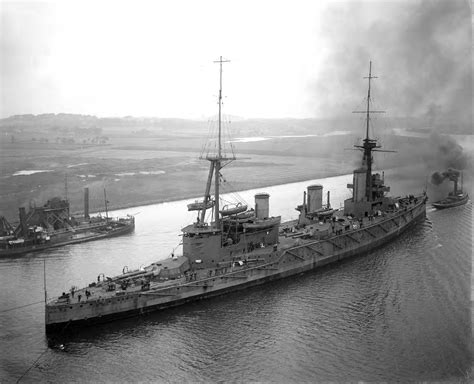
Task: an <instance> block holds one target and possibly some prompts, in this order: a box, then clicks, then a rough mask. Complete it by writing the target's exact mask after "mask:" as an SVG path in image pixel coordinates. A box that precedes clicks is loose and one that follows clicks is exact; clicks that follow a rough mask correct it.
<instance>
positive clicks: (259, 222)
mask: <svg viewBox="0 0 474 384" xmlns="http://www.w3.org/2000/svg"><path fill="white" fill-rule="evenodd" d="M218 62H219V65H220V90H219V138H218V148H217V149H218V150H217V152H216V154H214V155H212V156H208V157H206V160H208V161H209V162H210V169H209V174H208V178H207V183H206V187H205V192H204V199H203V201H198V202H196V203H193V204H190V205H189V206H188V209H189V210H196V211H197V212H198V217H197V218H196V221H195V222H194V223H192V224H190V225H188V226H186V227H185V228H183V229H182V232H183V254H182V255H181V256H174V255H172V257H171V258H168V259H165V260H161V261H158V262H155V263H153V264H151V265H150V266H148V267H146V268H144V269H142V270H136V271H131V272H129V271H128V270H127V271H126V270H124V271H123V272H124V273H123V274H122V275H118V276H115V277H112V278H104V276H103V275H99V276H98V279H97V282H92V283H91V284H89V286H88V287H86V288H83V289H81V290H78V291H76V292H69V293H63V295H62V296H61V297H59V298H57V299H54V300H51V301H50V302H48V303H47V305H46V311H45V312H46V330H47V332H54V331H61V330H64V329H65V328H67V329H71V328H74V326H76V325H77V326H81V325H88V324H93V323H96V322H104V321H110V320H112V319H116V318H123V317H129V316H134V315H137V314H143V313H146V312H151V311H155V310H160V309H164V308H168V307H173V306H177V305H181V304H184V303H186V302H190V301H195V300H199V299H203V298H207V297H212V296H216V295H221V294H224V293H227V292H232V291H236V290H240V289H245V288H247V287H251V286H255V285H259V284H262V283H265V282H267V281H271V280H276V279H280V278H284V277H288V276H293V275H296V274H299V273H301V272H305V271H309V270H312V269H315V268H318V267H321V266H323V265H327V264H330V263H334V262H337V261H339V260H342V259H345V258H348V257H352V256H356V255H362V254H365V253H367V252H369V251H370V250H372V249H374V248H376V247H379V246H381V245H383V244H385V243H387V242H388V241H390V240H391V239H394V238H396V237H398V236H400V234H401V233H402V232H404V231H405V230H406V229H407V228H409V227H411V226H412V225H415V224H416V223H418V222H420V221H422V220H424V218H425V216H426V200H427V198H426V194H425V193H421V194H419V195H417V196H414V195H408V196H406V197H403V198H401V197H398V198H392V197H388V196H387V195H386V193H387V192H388V191H389V188H388V187H387V186H385V183H384V177H383V175H382V176H380V174H378V173H375V174H373V173H372V163H373V158H372V156H373V152H375V151H377V150H380V149H379V148H380V146H379V145H378V144H377V141H376V140H375V139H372V138H370V136H369V122H370V113H371V111H370V110H369V102H370V81H371V79H372V78H374V77H372V74H371V73H372V71H371V69H372V67H371V64H370V67H369V76H368V79H369V92H368V103H367V111H365V113H366V116H367V127H366V137H365V139H364V141H363V143H362V145H360V146H357V148H358V149H361V150H362V151H363V159H362V167H361V168H358V169H356V170H355V171H354V174H353V182H352V184H349V185H348V187H349V188H350V189H352V197H351V198H349V199H347V200H346V201H345V203H344V208H343V209H333V208H332V207H331V204H330V199H329V193H328V198H327V203H326V204H323V187H322V186H320V185H310V186H308V189H307V192H306V191H305V192H304V193H303V204H302V205H299V206H297V208H296V209H297V210H298V211H299V217H298V219H296V220H292V221H289V222H285V223H281V222H280V216H271V214H270V204H269V202H270V196H269V195H268V194H267V193H259V194H257V195H255V207H254V209H248V207H247V205H244V204H235V205H234V206H232V207H229V206H227V207H222V209H221V208H220V203H219V200H220V199H219V197H220V196H219V182H220V179H221V173H220V171H221V169H222V167H223V164H224V163H225V162H228V161H232V160H235V158H234V157H233V156H232V157H225V156H223V155H222V152H221V138H220V134H221V129H220V119H221V114H220V109H221V100H222V64H223V63H224V62H225V61H224V60H222V57H221V58H220V60H219V61H218ZM212 184H214V195H212V194H211V186H212ZM208 210H212V211H211V212H212V213H213V214H212V215H211V216H212V217H213V220H212V219H211V220H210V221H208V222H206V220H205V219H206V211H208Z"/></svg>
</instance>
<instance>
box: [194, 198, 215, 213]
mask: <svg viewBox="0 0 474 384" xmlns="http://www.w3.org/2000/svg"><path fill="white" fill-rule="evenodd" d="M213 206H214V200H210V201H208V202H207V203H206V204H204V201H195V202H194V203H191V204H188V211H201V210H203V209H209V208H212V207H213Z"/></svg>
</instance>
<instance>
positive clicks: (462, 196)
mask: <svg viewBox="0 0 474 384" xmlns="http://www.w3.org/2000/svg"><path fill="white" fill-rule="evenodd" d="M435 175H436V176H435ZM459 177H461V188H458V179H459ZM446 178H447V179H449V180H451V181H452V182H453V184H454V188H453V190H452V191H451V192H449V195H448V196H447V197H446V198H444V199H442V200H439V201H436V202H434V203H432V205H433V207H435V208H437V209H445V208H452V207H458V206H460V205H464V204H466V203H467V201H468V200H469V195H468V194H467V193H466V192H463V177H462V172H461V171H458V170H456V169H448V170H447V171H446V172H443V173H442V174H439V173H437V172H436V173H435V174H434V175H433V177H432V180H433V181H435V184H441V183H442V182H443V180H444V179H446Z"/></svg>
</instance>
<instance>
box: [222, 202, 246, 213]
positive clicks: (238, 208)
mask: <svg viewBox="0 0 474 384" xmlns="http://www.w3.org/2000/svg"><path fill="white" fill-rule="evenodd" d="M246 210H247V206H246V205H242V203H237V204H236V205H234V206H228V205H225V206H224V207H223V208H222V210H221V211H219V212H220V213H221V215H222V216H231V215H237V214H238V213H242V212H245V211H246Z"/></svg>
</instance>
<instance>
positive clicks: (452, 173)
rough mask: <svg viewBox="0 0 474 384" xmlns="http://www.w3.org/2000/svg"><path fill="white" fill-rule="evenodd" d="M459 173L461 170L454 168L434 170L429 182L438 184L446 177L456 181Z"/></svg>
mask: <svg viewBox="0 0 474 384" xmlns="http://www.w3.org/2000/svg"><path fill="white" fill-rule="evenodd" d="M460 175H461V172H459V171H458V170H456V169H448V170H447V171H445V172H438V171H436V172H434V173H433V174H432V175H431V184H434V185H440V184H441V183H442V182H443V181H444V180H446V179H449V180H450V181H454V182H457V181H458V179H459V176H460Z"/></svg>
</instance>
